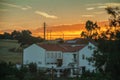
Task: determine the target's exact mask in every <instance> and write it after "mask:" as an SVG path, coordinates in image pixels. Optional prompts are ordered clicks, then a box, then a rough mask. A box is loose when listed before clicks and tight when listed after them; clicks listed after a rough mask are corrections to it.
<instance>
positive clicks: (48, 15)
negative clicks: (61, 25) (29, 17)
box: [35, 11, 58, 19]
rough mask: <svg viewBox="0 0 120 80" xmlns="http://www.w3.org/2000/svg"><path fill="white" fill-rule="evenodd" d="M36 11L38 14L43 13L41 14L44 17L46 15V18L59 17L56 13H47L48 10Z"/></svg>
mask: <svg viewBox="0 0 120 80" xmlns="http://www.w3.org/2000/svg"><path fill="white" fill-rule="evenodd" d="M35 13H36V14H39V15H41V16H44V17H46V18H51V19H57V18H58V17H57V16H55V15H50V14H48V13H46V12H41V11H35Z"/></svg>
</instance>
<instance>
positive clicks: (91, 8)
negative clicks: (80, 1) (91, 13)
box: [86, 7, 95, 10]
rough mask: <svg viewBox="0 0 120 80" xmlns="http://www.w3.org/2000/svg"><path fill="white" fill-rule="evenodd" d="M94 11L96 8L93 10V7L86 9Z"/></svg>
mask: <svg viewBox="0 0 120 80" xmlns="http://www.w3.org/2000/svg"><path fill="white" fill-rule="evenodd" d="M93 9H95V8H93V7H90V8H86V10H93Z"/></svg>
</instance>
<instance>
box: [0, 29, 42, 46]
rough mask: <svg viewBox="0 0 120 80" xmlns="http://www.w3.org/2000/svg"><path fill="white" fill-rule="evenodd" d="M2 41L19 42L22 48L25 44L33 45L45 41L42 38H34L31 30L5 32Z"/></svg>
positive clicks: (1, 35)
mask: <svg viewBox="0 0 120 80" xmlns="http://www.w3.org/2000/svg"><path fill="white" fill-rule="evenodd" d="M0 39H11V40H18V43H20V44H21V46H22V45H25V44H33V43H38V42H42V41H43V39H42V38H41V37H34V36H32V32H31V31H29V30H22V31H16V30H14V31H13V32H11V33H7V32H4V34H0Z"/></svg>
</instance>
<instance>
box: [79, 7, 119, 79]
mask: <svg viewBox="0 0 120 80" xmlns="http://www.w3.org/2000/svg"><path fill="white" fill-rule="evenodd" d="M105 10H106V11H107V13H108V14H109V15H110V18H109V26H108V28H107V29H106V30H104V31H103V30H101V27H99V26H98V25H97V23H94V22H92V21H90V20H88V21H87V22H86V26H85V28H86V31H84V32H82V33H81V36H82V37H84V38H90V39H96V42H97V43H98V45H97V48H98V49H96V50H95V51H94V54H93V57H92V58H90V59H89V61H90V62H91V63H92V62H95V65H93V66H95V67H96V71H97V73H99V75H98V76H99V77H100V76H101V77H106V78H107V79H106V78H103V79H99V78H97V79H91V77H89V79H87V77H86V79H84V80H120V8H118V7H108V8H106V9H105ZM87 75H90V74H87ZM92 77H95V76H93V75H92Z"/></svg>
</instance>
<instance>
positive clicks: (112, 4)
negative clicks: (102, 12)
mask: <svg viewBox="0 0 120 80" xmlns="http://www.w3.org/2000/svg"><path fill="white" fill-rule="evenodd" d="M105 5H106V6H112V7H116V6H120V3H105Z"/></svg>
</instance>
